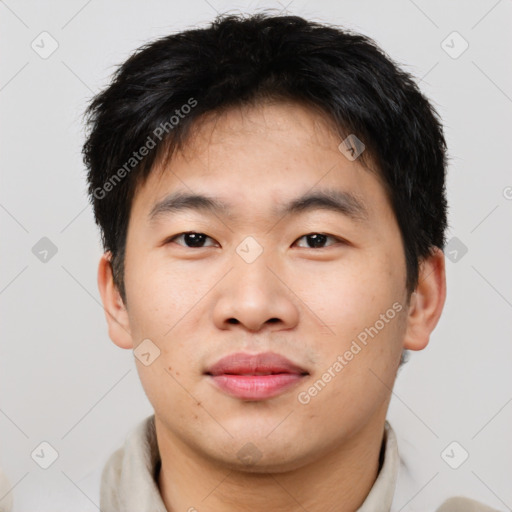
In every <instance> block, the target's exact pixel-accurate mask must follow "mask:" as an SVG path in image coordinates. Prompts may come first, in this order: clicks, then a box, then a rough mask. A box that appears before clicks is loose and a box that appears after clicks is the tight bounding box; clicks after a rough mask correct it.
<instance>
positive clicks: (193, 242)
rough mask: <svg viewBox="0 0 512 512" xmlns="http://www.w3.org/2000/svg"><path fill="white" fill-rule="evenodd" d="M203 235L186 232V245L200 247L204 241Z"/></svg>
mask: <svg viewBox="0 0 512 512" xmlns="http://www.w3.org/2000/svg"><path fill="white" fill-rule="evenodd" d="M204 236H205V235H202V234H201V233H186V234H185V241H186V243H187V245H190V246H191V247H200V246H201V244H202V243H203V242H204Z"/></svg>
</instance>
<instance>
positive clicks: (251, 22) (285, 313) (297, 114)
mask: <svg viewBox="0 0 512 512" xmlns="http://www.w3.org/2000/svg"><path fill="white" fill-rule="evenodd" d="M87 116H88V119H87V120H88V124H89V129H90V131H89V134H88V139H87V141H86V143H85V145H84V161H85V163H86V166H87V168H88V184H89V194H90V198H91V202H92V204H93V208H94V213H95V218H96V221H97V223H98V225H99V226H100V228H101V233H102V242H103V246H104V249H105V254H104V256H103V257H102V259H101V262H100V267H99V272H98V282H99V287H100V292H101V296H102V300H103V303H104V306H105V310H106V313H107V322H108V325H109V334H110V337H111V339H112V340H113V341H114V342H115V343H116V344H117V345H118V346H120V347H123V348H127V349H136V348H137V347H138V346H139V344H141V343H142V342H143V340H151V341H150V346H151V347H152V348H151V350H152V354H153V355H152V356H151V358H153V357H155V354H157V355H158V357H155V358H154V361H152V362H151V364H149V365H147V366H146V365H145V364H143V363H142V362H141V361H139V360H136V361H137V363H136V364H137V367H138V370H139V375H140V377H141V381H142V384H143V386H144V389H145V391H146V394H147V395H148V398H149V400H150V401H151V403H152V405H153V407H154V409H155V414H156V416H157V417H159V419H160V421H161V422H162V424H165V425H166V428H167V429H168V430H169V432H171V433H172V434H173V436H175V438H176V439H179V440H180V441H181V442H183V443H185V444H186V445H187V446H190V447H194V449H196V450H199V451H201V452H202V453H204V454H206V455H208V456H209V457H212V458H215V459H217V460H221V459H222V460H223V461H224V462H226V463H230V464H233V465H236V464H237V456H236V454H237V449H239V448H240V447H241V446H243V445H244V443H247V442H249V441H250V442H252V443H254V444H256V445H257V446H258V447H259V448H260V450H261V452H262V453H263V458H262V464H263V466H265V467H267V468H268V467H275V468H277V467H280V468H281V469H284V468H292V467H295V466H297V465H299V464H301V463H303V462H305V461H307V460H309V459H311V458H312V457H315V456H318V455H319V454H321V453H322V452H323V451H326V450H328V449H329V448H330V447H332V445H333V443H338V444H339V443H341V442H342V441H343V439H348V438H350V436H352V435H354V434H355V433H356V432H357V431H359V430H361V429H362V428H363V426H364V425H366V424H368V422H369V421H370V420H372V419H376V418H380V419H383V418H384V417H385V412H386V409H387V405H388V402H389V396H390V388H391V387H392V385H393V382H394V378H395V376H396V371H397V369H398V367H399V365H400V361H401V356H402V354H403V352H404V350H420V349H422V348H424V347H425V346H426V344H427V343H428V341H429V336H430V333H431V331H432V330H433V329H434V327H435V325H436V324H437V321H438V319H439V316H440V314H441V310H442V307H443V304H444V298H445V283H444V281H445V276H444V256H443V253H442V250H443V248H444V245H445V230H446V223H447V220H446V198H445V166H446V156H445V152H446V146H445V141H444V137H443V133H442V127H441V124H440V121H439V119H438V116H437V114H436V112H435V110H434V109H433V107H432V106H431V104H430V103H429V101H428V100H427V99H426V98H425V97H424V96H423V95H422V93H421V92H420V91H419V89H418V87H417V86H416V85H415V83H414V81H413V80H412V78H411V77H410V76H409V75H408V74H407V73H406V72H404V71H403V70H401V69H399V67H398V66H397V65H396V64H395V63H394V62H393V61H392V60H391V59H390V58H389V57H388V56H386V55H385V53H384V52H383V51H382V50H381V49H379V48H378V47H377V46H376V44H375V43H374V42H373V41H372V40H371V39H369V38H367V37H364V36H362V35H359V34H353V33H350V32H347V31H344V30H342V29H340V28H338V27H331V26H328V25H325V24H323V25H322V24H317V23H313V22H310V21H306V20H304V19H302V18H299V17H295V16H277V17H273V16H268V15H264V14H257V15H253V16H250V17H237V16H224V17H219V18H218V19H217V20H215V21H214V22H213V23H212V24H211V25H210V26H208V27H206V28H202V29H194V30H188V31H185V32H181V33H178V34H173V35H170V36H168V37H164V38H162V39H159V40H157V41H155V42H152V43H150V44H147V45H145V46H144V47H142V48H140V49H139V50H138V51H137V52H136V53H135V54H134V55H132V56H131V57H130V58H129V59H128V60H127V61H126V62H125V63H124V64H123V65H122V66H120V68H119V69H118V70H117V72H116V73H115V75H114V77H113V80H112V83H111V84H110V85H109V86H108V87H107V88H106V89H105V90H104V91H103V92H101V93H100V94H98V95H97V96H96V97H95V98H94V99H93V101H92V103H91V105H90V107H89V109H88V111H87ZM186 196H187V197H186ZM188 196H191V197H188ZM306 196H307V197H306ZM171 199H172V201H171ZM335 203H336V204H337V206H336V207H334V206H333V205H334V204H335ZM292 206H293V207H292ZM287 207H288V208H287ZM184 233H188V234H184ZM145 343H147V342H145ZM240 351H243V352H247V353H260V352H265V351H272V352H277V353H279V354H282V355H284V356H286V357H288V358H289V359H291V360H293V362H294V363H296V364H298V365H299V366H300V367H301V368H302V369H304V371H305V374H306V375H305V377H304V379H303V380H302V382H301V383H299V384H298V385H297V386H295V387H292V388H290V389H289V390H287V391H286V392H283V393H281V394H279V395H278V396H275V397H273V398H270V399H268V400H246V399H239V398H234V397H232V396H228V395H226V394H224V393H223V392H221V391H219V390H218V389H217V388H216V387H215V386H214V385H212V384H211V379H210V378H209V376H208V375H207V370H208V368H209V367H210V366H211V365H212V364H213V363H215V362H216V361H217V360H218V359H219V358H220V357H222V356H225V355H228V354H230V353H232V352H240ZM372 374H373V375H372ZM315 389H316V391H315ZM192 397H194V398H192ZM198 402H200V403H204V404H212V405H211V406H210V410H209V412H210V413H211V414H206V412H205V410H200V408H198ZM291 407H293V408H294V410H295V414H294V415H293V416H292V417H290V419H289V420H287V424H286V428H285V429H281V430H277V431H276V432H275V433H274V434H273V435H272V436H270V437H268V436H267V433H268V432H269V431H270V430H271V429H272V428H273V427H274V426H275V425H276V424H277V423H279V421H280V420H282V419H283V417H284V416H285V414H286V413H287V412H289V410H290V408H291ZM212 415H213V416H215V417H216V418H222V426H220V424H219V423H218V422H215V421H213V420H212ZM333 417H334V418H337V419H338V420H337V421H334V422H333V421H331V422H328V421H326V419H328V418H329V419H330V418H333ZM292 418H293V419H292ZM305 431H307V432H309V433H311V432H314V434H312V435H308V436H307V441H305V442H301V443H299V444H298V443H297V440H298V439H301V440H302V439H303V438H304V432H305ZM205 432H207V434H205ZM227 432H229V435H228V434H227ZM238 462H239V461H238Z"/></svg>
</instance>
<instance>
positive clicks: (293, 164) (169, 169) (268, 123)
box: [132, 102, 386, 221]
mask: <svg viewBox="0 0 512 512" xmlns="http://www.w3.org/2000/svg"><path fill="white" fill-rule="evenodd" d="M341 140H342V139H341V137H340V135H339V134H338V133H337V131H336V128H335V126H334V125H333V122H332V120H330V118H329V117H327V116H326V115H325V114H323V113H321V112H319V111H315V110H313V109H311V108H309V107H307V106H304V105H301V104H298V103H292V102H279V103H262V104H258V105H254V106H250V107H249V106H245V107H236V108H230V109H228V110H226V111H223V112H220V113H219V112H216V113H214V114H210V115H207V116H205V117H204V118H203V119H202V120H201V121H200V122H197V123H196V124H195V125H194V126H193V127H192V130H191V132H190V134H189V137H188V139H187V141H186V142H185V144H184V146H183V147H182V149H180V150H179V151H177V152H176V153H175V154H174V155H173V157H172V158H171V159H170V161H168V162H166V163H165V164H164V163H160V164H159V165H156V166H155V169H154V170H152V172H151V173H150V175H149V177H148V179H147V181H146V182H145V183H144V185H143V186H142V187H140V189H139V190H138V191H137V193H136V195H135V199H134V204H133V205H132V213H133V212H134V211H136V212H137V213H136V214H137V216H139V215H142V214H143V213H144V215H145V216H146V217H147V218H148V221H151V219H152V218H154V215H152V214H154V213H155V208H157V209H158V206H157V205H158V204H159V203H160V204H162V203H163V202H164V201H165V199H166V198H167V197H168V196H169V195H170V194H172V193H174V199H176V198H177V197H176V196H178V195H181V196H182V197H183V196H184V195H188V196H202V197H206V196H209V197H216V198H219V199H220V200H221V201H218V202H223V203H225V204H228V203H229V204H230V205H231V209H230V210H229V211H227V209H225V213H226V215H228V214H231V215H236V214H237V212H236V210H237V209H243V208H244V207H245V208H247V207H249V206H250V208H251V211H252V214H253V215H255V216H257V215H260V214H264V212H265V211H268V213H269V214H272V215H278V214H279V213H282V208H281V212H280V210H279V208H278V204H281V205H284V202H285V201H286V202H287V203H288V206H290V204H291V201H292V200H293V199H294V198H295V199H297V198H298V197H299V196H301V197H304V196H305V194H306V193H308V192H310V193H311V194H312V193H314V192H316V191H317V192H319V193H322V192H326V194H324V195H330V196H331V197H334V196H337V198H338V199H339V198H340V197H341V196H343V195H344V197H343V198H342V199H346V201H345V202H346V203H347V204H348V203H351V204H352V206H353V205H356V206H358V205H357V204H356V203H359V204H360V205H361V206H363V208H360V209H359V212H358V213H359V214H361V215H360V217H364V216H365V215H366V216H367V217H368V216H371V215H372V210H373V205H374V204H375V203H376V202H378V201H382V200H384V201H385V200H386V198H385V197H384V190H383V187H382V185H381V183H380V180H379V179H378V177H377V176H376V174H375V173H374V172H372V171H370V170H368V169H367V168H364V167H363V166H362V165H361V164H360V162H358V161H357V160H354V161H350V160H349V159H347V157H346V156H345V155H344V154H343V153H342V152H341V151H340V150H339V149H338V146H339V144H340V142H341ZM196 202H197V201H196ZM199 202H201V200H200V201H199ZM203 203H204V201H203ZM349 206H350V205H349ZM283 208H284V206H283ZM356 209H357V208H356ZM205 210H206V208H205ZM353 211H354V212H355V209H353Z"/></svg>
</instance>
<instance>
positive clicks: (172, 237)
mask: <svg viewBox="0 0 512 512" xmlns="http://www.w3.org/2000/svg"><path fill="white" fill-rule="evenodd" d="M188 234H196V235H205V236H206V238H209V239H210V240H215V239H214V238H212V237H211V236H209V235H207V234H206V233H203V232H201V231H183V232H182V233H177V234H176V235H172V236H171V237H169V238H166V239H165V241H164V245H166V244H168V243H170V242H174V240H175V239H176V238H179V237H181V236H183V235H188ZM310 235H323V236H326V237H327V238H331V239H332V240H335V241H336V242H337V243H341V244H343V245H350V242H348V241H347V240H345V239H344V238H342V237H339V236H336V235H331V234H329V233H322V232H320V231H312V232H309V233H305V234H304V235H301V236H299V237H298V238H297V239H296V240H295V241H294V242H293V244H294V245H295V244H296V243H297V242H298V241H299V240H301V239H302V238H305V237H307V236H310ZM215 241H216V240H215ZM217 243H218V242H217ZM177 245H179V246H181V247H183V248H185V249H206V248H207V247H213V246H211V245H208V246H203V247H187V246H186V245H182V244H177ZM335 245H336V244H331V245H328V246H327V247H318V248H316V247H301V249H308V250H312V251H319V250H321V249H328V248H329V247H333V246H335Z"/></svg>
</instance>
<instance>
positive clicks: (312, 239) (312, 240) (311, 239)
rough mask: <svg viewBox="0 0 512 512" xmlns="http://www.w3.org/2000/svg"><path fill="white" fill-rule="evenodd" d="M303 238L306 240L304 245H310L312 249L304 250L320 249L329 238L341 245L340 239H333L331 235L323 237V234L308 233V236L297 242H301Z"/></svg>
mask: <svg viewBox="0 0 512 512" xmlns="http://www.w3.org/2000/svg"><path fill="white" fill-rule="evenodd" d="M303 238H305V239H306V243H308V244H311V245H312V247H305V249H317V248H320V249H322V248H323V247H321V246H323V245H324V244H325V242H326V240H327V239H329V238H330V239H331V240H334V241H335V242H340V243H343V240H342V239H341V238H338V237H335V236H332V235H325V234H323V233H309V234H308V235H303V236H301V237H300V238H298V239H297V240H302V239H303ZM331 245H333V244H331Z"/></svg>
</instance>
